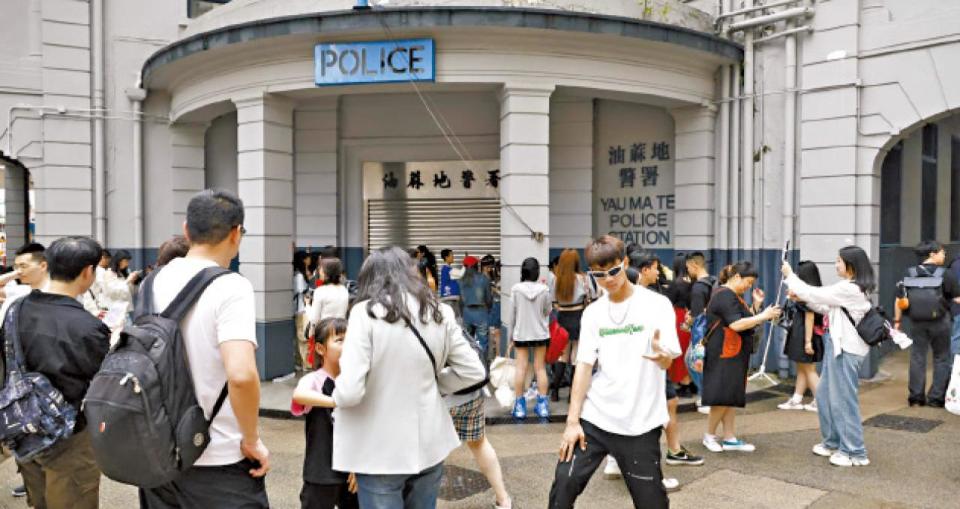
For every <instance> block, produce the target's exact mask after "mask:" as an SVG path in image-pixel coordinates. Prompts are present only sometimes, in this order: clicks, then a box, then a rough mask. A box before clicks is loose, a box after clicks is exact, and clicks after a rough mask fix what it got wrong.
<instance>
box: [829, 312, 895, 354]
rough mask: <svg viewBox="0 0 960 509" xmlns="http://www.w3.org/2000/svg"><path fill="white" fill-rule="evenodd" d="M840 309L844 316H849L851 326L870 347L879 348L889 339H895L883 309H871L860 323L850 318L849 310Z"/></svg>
mask: <svg viewBox="0 0 960 509" xmlns="http://www.w3.org/2000/svg"><path fill="white" fill-rule="evenodd" d="M840 309H842V310H843V314H845V315H847V320H850V324H851V325H853V327H854V328H855V329H857V334H859V335H860V339H862V340H863V342H864V343H866V344H868V345H870V346H877V345H879V344H880V343H883V342H884V341H886V340H888V339H889V340H892V339H893V338H892V337H890V324H889V323H887V319H886V318H885V317H884V313H883V309H882V308H880V306H874V307H872V308H870V310H869V311H867V313H866V314H865V315H863V318H862V319H861V320H860V323H857V322H855V321H853V317H852V316H850V312H849V311H847V308H845V307H843V306H840Z"/></svg>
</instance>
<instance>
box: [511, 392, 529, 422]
mask: <svg viewBox="0 0 960 509" xmlns="http://www.w3.org/2000/svg"><path fill="white" fill-rule="evenodd" d="M513 418H514V419H526V418H527V400H526V398H524V397H523V396H520V397H519V398H517V400H516V401H515V402H514V403H513Z"/></svg>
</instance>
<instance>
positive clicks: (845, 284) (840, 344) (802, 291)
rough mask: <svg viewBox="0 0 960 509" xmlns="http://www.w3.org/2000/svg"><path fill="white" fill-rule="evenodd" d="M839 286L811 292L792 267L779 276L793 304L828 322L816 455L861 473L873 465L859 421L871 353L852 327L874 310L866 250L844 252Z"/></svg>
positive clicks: (840, 256) (872, 281)
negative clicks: (860, 389)
mask: <svg viewBox="0 0 960 509" xmlns="http://www.w3.org/2000/svg"><path fill="white" fill-rule="evenodd" d="M834 267H835V268H836V270H837V275H838V276H840V281H839V282H837V283H834V284H832V285H830V286H812V285H810V284H807V283H805V282H804V281H803V280H802V279H801V278H800V277H799V276H798V275H797V274H794V272H793V269H792V268H791V267H790V264H789V263H784V264H783V267H782V269H781V271H782V272H783V275H784V277H786V284H787V286H788V287H789V288H790V291H789V292H788V293H787V296H788V297H789V298H790V299H791V300H797V301H802V302H804V303H805V304H806V305H807V307H808V308H809V309H810V310H812V311H814V312H816V313H820V314H823V315H826V316H827V320H828V323H829V326H830V330H829V331H828V332H827V333H826V334H824V335H823V365H822V366H821V370H820V385H819V386H818V387H817V409H818V412H817V414H818V415H819V418H820V436H821V441H820V443H818V444H817V445H815V446H813V453H814V454H816V455H818V456H823V457H829V458H830V463H831V464H833V465H837V466H841V467H851V466H853V467H863V466H867V465H869V464H870V460H869V459H868V458H867V449H866V447H865V446H864V443H863V422H862V421H861V419H860V397H859V394H858V392H857V391H858V387H859V377H858V374H859V372H860V366H862V365H863V360H864V359H865V358H866V356H867V354H869V353H870V346H869V345H867V344H866V343H865V342H864V341H863V339H862V338H861V337H860V334H859V333H857V328H856V326H855V325H854V324H855V323H859V322H860V320H862V319H863V317H864V315H866V314H867V312H868V311H869V310H870V308H871V306H872V304H871V302H870V294H871V293H872V292H873V291H874V290H875V289H876V279H875V277H874V274H873V266H872V265H871V264H870V258H868V257H867V253H866V252H864V251H863V249H861V248H859V247H857V246H847V247H844V248H842V249H840V252H839V253H838V254H837V260H836V262H835V263H834Z"/></svg>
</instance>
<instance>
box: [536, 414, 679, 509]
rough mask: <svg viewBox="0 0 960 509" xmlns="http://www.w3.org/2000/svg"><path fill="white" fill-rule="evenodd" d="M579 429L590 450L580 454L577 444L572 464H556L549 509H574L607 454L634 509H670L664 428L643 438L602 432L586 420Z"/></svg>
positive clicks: (582, 421)
mask: <svg viewBox="0 0 960 509" xmlns="http://www.w3.org/2000/svg"><path fill="white" fill-rule="evenodd" d="M580 425H581V426H583V433H584V435H586V437H587V450H586V451H583V450H581V449H580V445H579V444H578V445H577V446H576V448H575V451H574V455H573V459H572V460H571V461H569V462H563V461H561V462H559V463H557V472H556V474H555V476H554V479H553V486H551V487H550V509H568V508H572V507H573V504H574V502H576V500H577V497H578V496H580V493H583V490H584V489H585V488H586V487H587V483H588V482H590V478H591V477H593V473H594V472H596V470H597V468H599V467H600V464H601V463H602V462H603V459H604V458H606V457H607V454H610V455H611V456H613V457H614V459H616V460H617V464H618V465H620V470H621V471H622V472H623V480H624V482H626V483H627V489H628V490H629V491H630V497H631V498H632V499H633V506H634V507H643V508H651V509H659V508H666V507H670V500H669V499H668V498H667V492H666V490H665V489H664V488H663V472H662V471H661V470H660V433H661V432H662V430H663V428H656V429H652V430H650V431H648V432H646V433H644V434H643V435H638V436H624V435H616V434H613V433H608V432H606V431H603V430H602V429H600V428H598V427H596V426H594V425H593V424H590V423H589V422H587V421H585V420H583V419H580Z"/></svg>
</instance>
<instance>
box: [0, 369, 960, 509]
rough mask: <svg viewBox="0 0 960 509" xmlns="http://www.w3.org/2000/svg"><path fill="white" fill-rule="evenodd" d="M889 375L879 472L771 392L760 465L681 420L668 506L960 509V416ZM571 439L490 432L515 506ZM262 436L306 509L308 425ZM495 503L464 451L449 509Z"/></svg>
mask: <svg viewBox="0 0 960 509" xmlns="http://www.w3.org/2000/svg"><path fill="white" fill-rule="evenodd" d="M881 369H882V370H884V371H886V372H887V373H889V375H890V376H889V379H887V380H885V381H883V382H879V383H864V384H863V385H862V388H861V405H862V410H863V416H864V419H865V421H866V423H867V425H866V426H865V434H866V443H867V448H868V450H869V454H870V460H871V462H872V464H871V465H870V466H869V467H866V468H857V469H841V468H838V467H832V466H831V465H829V463H828V462H827V460H826V459H825V458H819V457H817V456H814V455H813V454H811V453H810V447H811V446H813V444H815V443H817V442H818V441H819V432H818V424H817V417H816V415H815V414H812V413H809V412H802V411H792V412H787V411H782V410H777V408H776V405H777V404H778V403H780V402H781V401H782V400H783V399H785V397H786V396H784V395H782V394H778V393H777V392H776V391H765V394H763V395H761V396H763V398H762V399H760V400H759V401H754V402H752V403H750V404H749V405H748V406H747V408H746V409H745V410H743V411H742V412H741V413H740V415H739V416H738V419H737V425H738V434H739V435H740V436H742V437H744V438H746V439H748V440H750V441H751V442H753V443H755V444H756V445H757V452H755V453H753V454H736V453H722V454H711V453H709V452H706V451H705V450H704V448H703V446H702V445H701V444H700V437H701V435H702V433H703V430H704V427H705V426H706V418H705V416H703V415H701V414H698V413H696V412H692V413H683V414H681V416H680V420H681V435H682V438H683V442H684V444H685V445H686V446H687V447H688V448H690V449H691V450H692V451H694V452H695V453H697V454H705V455H707V457H706V459H707V462H706V465H705V466H703V467H665V475H667V476H672V477H676V478H678V479H679V480H680V481H681V482H682V483H683V487H682V489H681V491H679V492H677V493H674V494H672V495H671V496H670V499H671V503H672V507H674V508H681V509H683V508H710V509H713V508H718V509H724V508H731V509H734V508H735V509H743V508H777V509H781V508H806V507H811V508H817V509H819V508H824V509H828V508H830V509H832V508H854V509H857V508H876V507H884V508H899V507H918V508H920V507H923V508H926V507H929V508H944V507H960V502H957V500H958V498H957V496H958V495H957V489H958V486H960V444H958V440H957V437H958V436H960V417H957V416H954V415H951V414H949V413H947V412H945V411H944V410H942V409H933V408H908V407H907V404H906V403H907V401H906V394H907V392H906V378H907V377H906V374H907V355H906V353H905V352H899V353H897V354H894V355H892V356H890V357H888V358H887V359H886V360H885V361H884V363H883V365H882V367H881ZM562 430H563V425H562V424H559V423H554V424H536V423H530V424H522V425H515V424H510V425H497V426H491V427H489V428H488V434H489V438H490V440H491V442H492V443H493V444H494V447H495V448H496V449H497V452H498V453H499V455H500V457H501V462H502V465H503V468H504V472H505V476H506V480H507V485H508V488H509V490H510V491H511V493H512V494H513V495H514V497H515V507H517V508H519V509H529V508H543V507H546V505H547V501H546V499H547V493H548V492H549V489H550V483H551V481H552V479H553V469H554V467H555V465H556V450H557V446H558V443H559V439H560V434H561V433H562ZM263 433H264V440H265V441H266V443H267V445H268V447H270V449H271V451H272V454H273V461H274V469H273V471H272V472H271V474H270V476H269V478H268V481H267V485H268V489H269V491H270V501H271V505H272V506H273V507H276V508H280V509H293V508H296V507H299V504H298V493H299V489H300V470H301V464H302V449H303V424H302V422H300V421H295V420H281V419H264V422H263ZM16 482H17V478H16V477H15V475H14V465H13V462H12V461H9V462H7V463H5V464H3V465H0V509H6V508H10V509H21V508H25V507H26V503H25V502H24V501H23V500H22V499H13V498H11V497H10V492H9V488H10V487H12V485H13V484H14V483H16ZM101 500H102V504H101V506H102V507H104V508H124V509H126V508H135V507H137V502H136V492H135V490H133V489H131V488H129V487H126V486H120V485H117V484H115V483H112V482H110V481H105V482H104V484H103V487H102V490H101ZM580 500H581V501H580V503H579V504H578V505H577V507H578V508H584V509H594V508H595V509H601V508H602V509H606V508H611V509H621V508H627V507H631V503H630V499H629V496H628V494H627V491H626V488H625V486H624V485H623V483H622V481H610V480H605V479H603V478H602V475H601V474H600V473H599V472H598V474H597V476H596V478H595V479H594V480H593V481H592V482H591V483H590V486H589V487H588V488H587V490H586V492H585V493H584V495H583V496H582V497H581V499H580ZM492 502H493V495H492V492H491V491H490V490H489V489H488V488H487V486H486V481H485V480H484V479H483V476H482V475H480V474H479V472H478V471H477V467H476V464H475V463H474V462H473V459H472V457H471V456H470V453H469V452H468V451H467V450H466V448H463V447H461V448H460V449H458V450H456V451H454V453H453V454H451V456H450V458H449V460H448V461H447V475H446V477H445V480H444V486H443V489H442V493H441V502H440V504H439V507H441V508H450V509H489V508H490V507H491V506H492Z"/></svg>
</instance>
